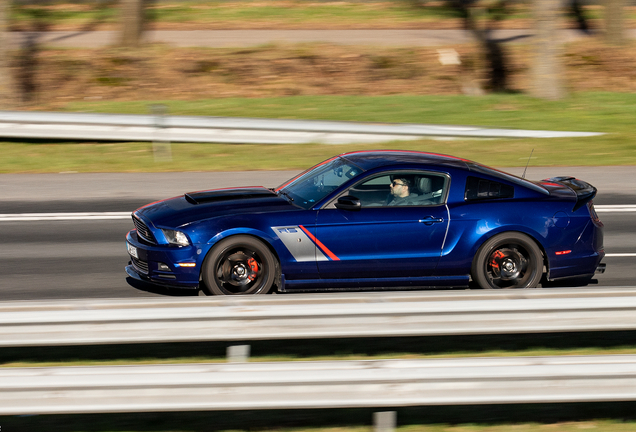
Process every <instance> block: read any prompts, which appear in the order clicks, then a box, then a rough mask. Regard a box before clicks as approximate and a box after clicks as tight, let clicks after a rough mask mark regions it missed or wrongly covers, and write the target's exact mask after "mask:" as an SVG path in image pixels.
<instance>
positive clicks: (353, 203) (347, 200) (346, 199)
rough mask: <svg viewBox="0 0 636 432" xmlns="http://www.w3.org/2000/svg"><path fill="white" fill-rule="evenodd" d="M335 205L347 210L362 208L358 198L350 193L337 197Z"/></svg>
mask: <svg viewBox="0 0 636 432" xmlns="http://www.w3.org/2000/svg"><path fill="white" fill-rule="evenodd" d="M335 206H336V208H337V209H340V210H349V211H360V209H361V208H362V205H361V204H360V200H359V199H358V198H356V197H354V196H351V195H345V196H342V197H340V198H338V201H337V202H336V204H335Z"/></svg>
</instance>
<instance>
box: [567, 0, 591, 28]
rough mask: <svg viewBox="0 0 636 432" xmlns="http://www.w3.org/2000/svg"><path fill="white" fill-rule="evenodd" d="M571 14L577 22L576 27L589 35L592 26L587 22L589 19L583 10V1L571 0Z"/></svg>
mask: <svg viewBox="0 0 636 432" xmlns="http://www.w3.org/2000/svg"><path fill="white" fill-rule="evenodd" d="M569 13H570V14H571V15H572V17H573V18H574V20H575V21H576V26H577V27H578V29H579V30H581V31H582V32H585V33H589V31H590V26H589V24H588V22H587V18H586V17H585V12H584V10H583V5H582V4H581V0H570V5H569Z"/></svg>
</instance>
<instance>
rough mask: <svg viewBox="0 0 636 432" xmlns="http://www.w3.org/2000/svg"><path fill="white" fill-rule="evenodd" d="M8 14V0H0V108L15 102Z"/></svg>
mask: <svg viewBox="0 0 636 432" xmlns="http://www.w3.org/2000/svg"><path fill="white" fill-rule="evenodd" d="M8 15H9V2H8V0H0V109H11V108H13V106H14V103H15V100H14V97H15V96H14V94H13V76H12V74H11V61H10V50H9V36H10V35H9V16H8Z"/></svg>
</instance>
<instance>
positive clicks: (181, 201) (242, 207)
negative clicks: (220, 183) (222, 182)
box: [134, 186, 297, 228]
mask: <svg viewBox="0 0 636 432" xmlns="http://www.w3.org/2000/svg"><path fill="white" fill-rule="evenodd" d="M295 208H297V207H295V206H292V205H291V204H289V202H288V201H287V199H285V198H282V197H279V196H278V195H277V194H276V193H275V192H273V191H272V190H270V189H266V188H264V187H261V186H258V187H254V186H250V187H240V188H229V189H212V190H206V191H198V192H188V193H186V194H184V195H182V196H178V197H174V198H169V199H166V200H163V201H157V202H154V203H152V204H148V205H146V206H144V207H141V208H139V209H137V210H135V211H134V214H135V215H136V216H138V217H140V218H142V219H144V220H146V221H150V222H151V223H152V224H153V225H154V226H155V227H168V228H177V227H180V226H183V225H187V224H189V223H192V222H197V221H201V220H204V219H209V218H213V217H219V216H226V215H233V216H234V215H239V214H246V213H262V212H276V211H285V210H290V209H295Z"/></svg>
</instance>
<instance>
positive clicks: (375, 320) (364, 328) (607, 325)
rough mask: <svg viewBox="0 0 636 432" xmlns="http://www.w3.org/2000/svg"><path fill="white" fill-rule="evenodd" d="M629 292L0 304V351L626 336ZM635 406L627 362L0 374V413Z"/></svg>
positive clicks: (534, 360) (635, 307)
mask: <svg viewBox="0 0 636 432" xmlns="http://www.w3.org/2000/svg"><path fill="white" fill-rule="evenodd" d="M635 312H636V288H606V289H596V288H594V289H558V290H557V289H554V290H550V289H539V290H520V291H464V290H462V291H436V292H401V293H389V294H387V293H363V294H356V293H354V294H317V295H293V294H291V295H270V296H262V297H258V296H256V297H246V298H233V297H219V298H194V299H192V298H191V299H183V298H180V299H164V298H159V299H151V300H148V299H133V300H129V299H114V300H110V299H107V300H67V301H52V302H49V301H47V302H44V301H42V302H40V301H16V302H2V303H0V346H26V345H68V344H103V343H142V342H169V341H202V340H217V341H223V340H228V341H230V340H233V341H237V340H250V339H276V338H335V337H374V336H425V335H445V334H446V335H450V334H479V333H517V332H521V333H523V332H557V331H584V330H586V331H595V330H596V331H600V330H634V329H636V313H635ZM623 400H636V356H634V355H613V356H560V357H511V358H457V359H425V360H373V361H332V362H321V361H316V362H314V361H312V362H277V363H256V362H255V363H225V364H221V363H216V364H215V363H208V364H175V365H142V366H86V367H79V366H77V367H76V366H70V367H34V368H0V415H18V414H62V413H108V412H146V411H197V410H239V409H293V408H344V407H371V408H375V407H378V408H379V407H400V406H417V405H442V404H444V405H455V404H504V403H551V402H592V401H623Z"/></svg>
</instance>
